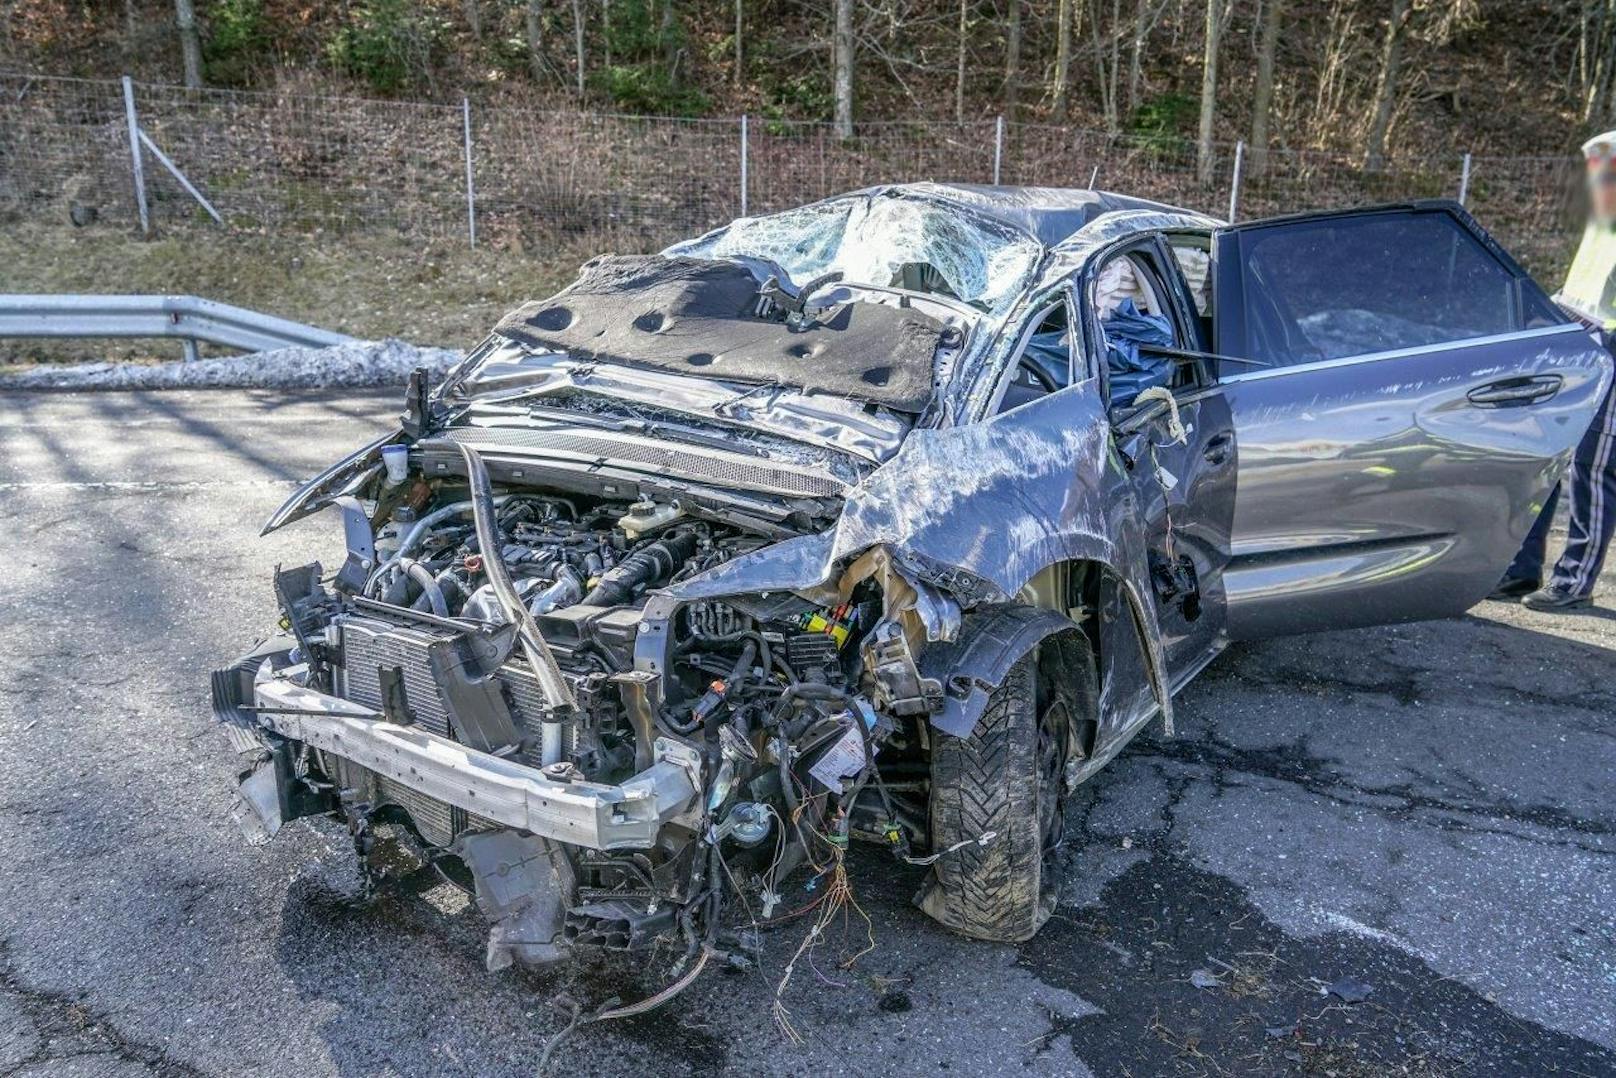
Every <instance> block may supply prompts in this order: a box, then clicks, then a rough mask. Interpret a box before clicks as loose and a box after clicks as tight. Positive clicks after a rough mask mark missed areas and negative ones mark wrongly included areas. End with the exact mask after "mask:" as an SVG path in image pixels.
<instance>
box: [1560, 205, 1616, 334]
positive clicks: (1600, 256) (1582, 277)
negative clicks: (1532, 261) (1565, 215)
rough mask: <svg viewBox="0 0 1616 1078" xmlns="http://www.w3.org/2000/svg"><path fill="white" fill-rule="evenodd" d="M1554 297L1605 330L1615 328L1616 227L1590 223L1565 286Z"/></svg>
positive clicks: (1567, 275) (1583, 234) (1583, 235)
mask: <svg viewBox="0 0 1616 1078" xmlns="http://www.w3.org/2000/svg"><path fill="white" fill-rule="evenodd" d="M1555 298H1556V299H1558V300H1559V301H1560V302H1561V303H1563V304H1565V305H1566V306H1567V307H1571V308H1573V309H1575V310H1576V311H1578V312H1580V313H1581V314H1584V315H1586V316H1587V317H1589V318H1591V319H1593V320H1594V321H1596V322H1598V323H1600V324H1601V325H1603V326H1604V327H1605V328H1606V329H1616V227H1612V226H1611V225H1601V224H1598V223H1596V222H1593V221H1590V222H1588V227H1587V228H1585V229H1583V232H1582V246H1580V247H1578V248H1577V257H1576V258H1574V259H1572V260H1571V272H1570V273H1567V274H1566V282H1565V287H1564V288H1562V289H1561V290H1560V294H1559V295H1558V296H1556V297H1555Z"/></svg>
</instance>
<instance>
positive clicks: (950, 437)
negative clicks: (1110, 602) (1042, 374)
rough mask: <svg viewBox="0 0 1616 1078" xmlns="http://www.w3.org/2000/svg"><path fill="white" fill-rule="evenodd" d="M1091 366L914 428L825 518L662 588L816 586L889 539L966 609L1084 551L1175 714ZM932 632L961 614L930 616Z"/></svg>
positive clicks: (912, 568) (695, 592) (1135, 514)
mask: <svg viewBox="0 0 1616 1078" xmlns="http://www.w3.org/2000/svg"><path fill="white" fill-rule="evenodd" d="M1126 467H1127V465H1126V463H1125V462H1124V461H1123V460H1122V459H1121V457H1120V455H1119V454H1117V453H1116V452H1115V450H1114V448H1113V446H1112V442H1111V428H1110V423H1109V420H1108V419H1107V417H1106V414H1105V409H1104V407H1103V406H1102V404H1101V402H1100V391H1099V386H1098V383H1097V381H1096V380H1095V379H1092V378H1091V379H1088V380H1085V381H1082V382H1079V383H1077V384H1075V385H1073V386H1070V387H1068V388H1066V389H1064V390H1061V391H1060V392H1058V393H1052V394H1050V395H1048V396H1046V397H1043V398H1041V399H1039V400H1036V401H1033V402H1032V403H1029V404H1026V405H1023V406H1022V407H1020V408H1016V409H1014V410H1013V411H1010V412H1006V413H1003V414H1002V415H997V416H993V417H992V418H989V419H986V420H983V421H982V422H979V423H972V424H968V425H965V426H959V427H947V428H943V429H938V430H917V431H914V432H912V433H911V434H910V435H909V437H908V438H907V439H906V440H905V441H904V443H903V447H902V448H901V449H900V450H899V451H898V453H897V455H896V456H894V457H893V458H892V459H891V460H890V461H888V462H887V463H886V464H884V465H882V466H881V467H880V468H877V469H876V470H875V471H874V472H872V473H871V474H870V475H869V476H868V477H867V478H866V479H865V480H864V482H862V483H860V484H859V485H858V486H856V487H854V488H853V489H852V490H851V491H850V492H849V493H848V495H847V497H846V499H845V502H844V509H843V512H842V516H841V518H840V519H839V520H838V521H837V523H836V525H835V526H834V527H832V528H831V529H830V530H829V531H826V532H824V533H821V534H818V535H811V536H802V537H800V538H796V539H788V540H785V541H784V542H781V543H776V544H775V545H773V546H770V547H765V548H763V549H761V550H758V551H756V552H754V553H752V554H747V555H743V556H741V557H739V558H735V559H732V560H731V561H729V562H726V563H725V564H723V565H720V566H717V567H716V568H714V569H712V570H709V571H708V572H706V573H703V574H701V575H699V576H696V577H693V578H691V579H690V580H687V581H685V582H683V583H681V584H679V585H676V586H675V587H673V588H671V589H669V590H668V592H667V594H668V595H669V596H671V597H672V598H674V599H677V600H680V601H688V600H693V599H702V598H714V599H716V598H723V597H725V596H733V595H741V594H757V593H759V592H767V591H794V592H801V593H803V594H805V595H809V596H813V597H820V598H822V597H823V596H824V595H825V593H826V589H827V588H833V589H837V590H840V589H839V587H838V585H839V582H840V577H841V575H842V573H843V572H844V571H845V570H846V569H847V567H848V566H849V565H850V564H851V563H852V562H853V560H854V559H855V558H857V557H858V556H859V555H860V554H862V553H864V552H865V551H868V550H870V549H871V548H873V547H885V548H886V549H887V550H888V552H889V553H890V557H891V562H892V564H893V565H894V566H895V567H896V568H897V569H898V570H899V571H900V572H901V573H902V575H903V576H904V578H905V579H906V580H908V581H909V583H910V584H912V585H914V586H915V588H916V591H917V592H918V593H921V595H922V596H926V595H928V594H929V595H936V594H939V593H941V594H943V595H946V596H948V597H951V599H952V600H953V601H954V602H956V603H957V604H958V606H959V607H961V608H964V609H971V608H974V607H977V606H980V605H982V604H986V603H1008V602H1011V601H1013V599H1014V598H1015V596H1016V595H1017V593H1019V592H1020V591H1021V589H1022V587H1024V586H1025V585H1026V584H1027V582H1028V581H1029V580H1031V579H1032V577H1033V576H1034V575H1036V574H1037V573H1038V572H1040V571H1041V570H1042V569H1044V568H1045V567H1046V566H1049V565H1052V564H1055V563H1057V562H1065V561H1087V562H1094V563H1097V564H1099V565H1101V566H1104V567H1105V568H1107V569H1108V570H1109V571H1111V572H1112V573H1114V574H1115V575H1116V576H1117V578H1118V579H1119V580H1120V581H1121V583H1122V586H1123V591H1124V593H1125V594H1126V595H1127V597H1128V603H1129V606H1130V608H1131V610H1132V613H1133V616H1134V621H1135V627H1136V628H1137V629H1138V631H1139V636H1140V640H1141V642H1142V644H1143V650H1144V654H1145V657H1146V659H1147V662H1148V665H1149V671H1150V680H1151V688H1152V691H1153V693H1154V695H1155V697H1156V699H1157V702H1158V704H1159V705H1160V707H1161V709H1162V713H1163V717H1164V719H1165V720H1166V722H1167V724H1168V726H1169V728H1170V727H1171V722H1172V703H1171V700H1170V693H1169V689H1168V681H1167V676H1166V665H1165V660H1164V657H1163V650H1162V642H1161V635H1160V631H1159V629H1158V627H1157V619H1156V613H1155V608H1154V599H1153V598H1152V592H1151V589H1150V586H1149V583H1150V576H1149V568H1148V565H1147V563H1146V559H1145V541H1144V533H1143V528H1142V525H1141V523H1140V520H1139V507H1138V505H1137V502H1136V500H1135V498H1134V495H1133V493H1132V490H1131V487H1130V485H1129V481H1128V476H1127V473H1126V472H1125V470H1124V469H1125V468H1126ZM917 612H919V613H921V614H922V617H923V620H926V621H927V624H926V631H927V636H928V638H929V639H931V640H947V639H949V638H950V637H951V636H952V635H953V633H952V631H951V629H952V628H955V627H957V621H955V622H953V623H952V624H951V619H949V618H947V617H943V616H934V617H931V618H929V619H928V618H926V616H925V615H926V611H925V609H918V611H917Z"/></svg>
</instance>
